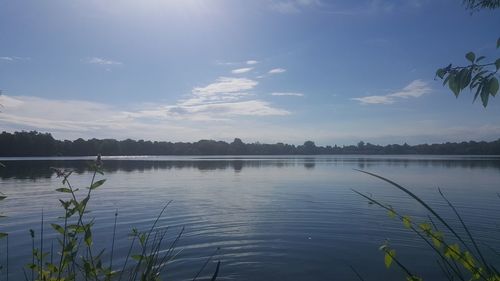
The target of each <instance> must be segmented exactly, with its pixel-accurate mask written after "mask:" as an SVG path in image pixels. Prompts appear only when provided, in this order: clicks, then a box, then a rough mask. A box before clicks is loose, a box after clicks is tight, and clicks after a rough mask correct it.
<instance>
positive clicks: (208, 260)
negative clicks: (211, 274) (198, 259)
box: [193, 248, 220, 281]
mask: <svg viewBox="0 0 500 281" xmlns="http://www.w3.org/2000/svg"><path fill="white" fill-rule="evenodd" d="M219 250H220V248H217V249H215V251H214V252H213V253H212V254H211V255H210V256H209V257H208V259H207V260H206V261H205V263H204V264H203V266H202V267H201V268H200V270H199V271H198V273H196V275H195V276H194V278H193V281H196V278H198V276H200V274H201V272H202V271H203V270H204V269H205V267H206V266H207V264H208V263H209V262H210V261H211V260H212V258H213V257H214V256H215V254H217V252H218V251H219ZM219 264H220V261H219V263H218V264H217V271H216V273H217V272H218V271H219V269H218V268H219Z"/></svg>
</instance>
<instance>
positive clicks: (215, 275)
mask: <svg viewBox="0 0 500 281" xmlns="http://www.w3.org/2000/svg"><path fill="white" fill-rule="evenodd" d="M219 268H220V261H218V262H217V267H216V268H215V272H214V275H213V276H212V279H210V281H215V280H216V279H217V275H219Z"/></svg>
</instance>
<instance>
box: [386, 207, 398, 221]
mask: <svg viewBox="0 0 500 281" xmlns="http://www.w3.org/2000/svg"><path fill="white" fill-rule="evenodd" d="M387 214H388V215H389V217H390V218H391V219H393V218H395V217H396V212H394V210H392V209H390V210H389V211H387Z"/></svg>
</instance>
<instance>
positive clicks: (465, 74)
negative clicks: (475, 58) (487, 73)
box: [458, 68, 472, 90]
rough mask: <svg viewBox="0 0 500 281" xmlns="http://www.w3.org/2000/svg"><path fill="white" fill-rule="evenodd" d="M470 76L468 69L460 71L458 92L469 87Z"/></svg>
mask: <svg viewBox="0 0 500 281" xmlns="http://www.w3.org/2000/svg"><path fill="white" fill-rule="evenodd" d="M471 76H472V74H471V71H470V70H469V69H468V68H464V69H462V70H460V72H459V73H458V77H459V84H460V90H463V89H465V88H466V87H467V86H468V85H469V83H470V80H471Z"/></svg>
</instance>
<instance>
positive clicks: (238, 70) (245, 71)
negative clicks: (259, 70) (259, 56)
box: [231, 67, 253, 74]
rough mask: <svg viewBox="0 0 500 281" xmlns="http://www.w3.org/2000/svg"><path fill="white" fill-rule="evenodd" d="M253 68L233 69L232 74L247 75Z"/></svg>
mask: <svg viewBox="0 0 500 281" xmlns="http://www.w3.org/2000/svg"><path fill="white" fill-rule="evenodd" d="M252 69H253V67H243V68H238V69H233V70H231V73H233V74H242V73H247V72H249V71H251V70H252Z"/></svg>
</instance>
